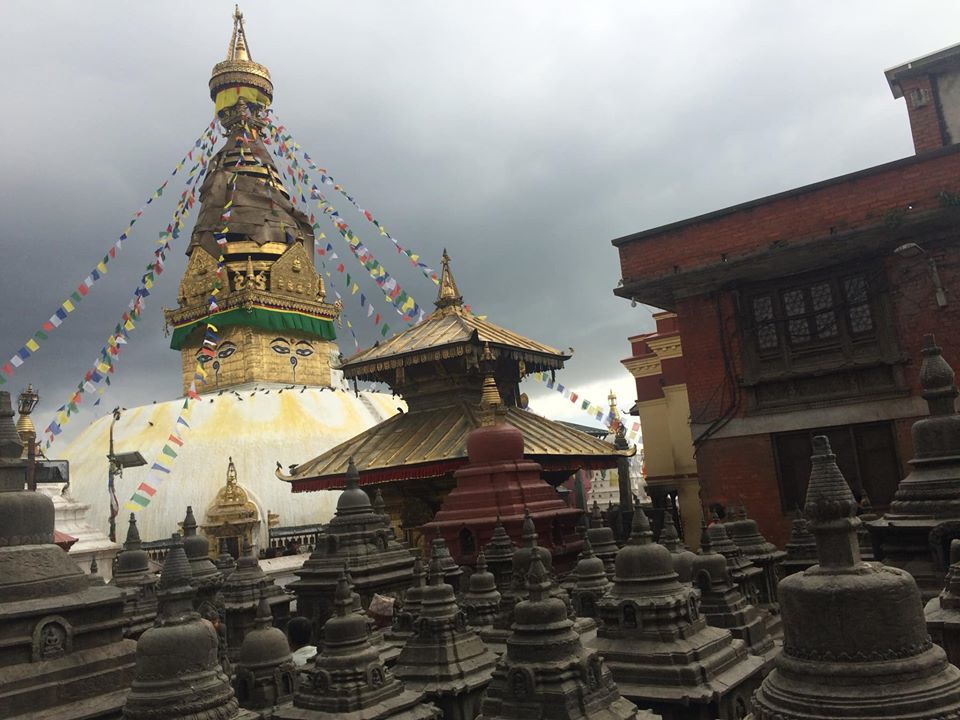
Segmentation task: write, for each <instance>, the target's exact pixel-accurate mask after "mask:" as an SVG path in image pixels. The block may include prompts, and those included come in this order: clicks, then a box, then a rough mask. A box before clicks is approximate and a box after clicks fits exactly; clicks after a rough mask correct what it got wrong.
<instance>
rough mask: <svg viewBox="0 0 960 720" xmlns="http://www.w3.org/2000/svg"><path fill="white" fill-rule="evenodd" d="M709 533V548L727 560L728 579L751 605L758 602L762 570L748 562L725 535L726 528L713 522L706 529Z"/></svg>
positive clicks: (741, 551)
mask: <svg viewBox="0 0 960 720" xmlns="http://www.w3.org/2000/svg"><path fill="white" fill-rule="evenodd" d="M706 532H708V533H710V546H711V547H712V548H713V552H716V553H720V554H721V555H723V556H724V557H725V558H726V559H727V570H728V571H729V573H730V579H731V580H732V581H733V582H734V583H735V584H736V586H737V587H738V588H739V590H740V592H741V593H743V596H744V597H745V598H746V599H747V600H748V601H749V602H751V603H753V604H755V605H756V604H757V603H759V602H760V586H761V585H762V584H763V570H761V569H760V568H758V567H757V566H756V565H754V564H753V563H752V562H750V561H749V560H748V559H747V558H746V556H745V555H744V554H743V550H741V549H740V548H739V547H738V546H737V545H736V544H735V543H734V542H733V540H731V539H730V536H729V535H728V534H727V526H726V525H724V524H723V523H719V522H714V523H712V524H711V525H710V527H708V528H707V529H706Z"/></svg>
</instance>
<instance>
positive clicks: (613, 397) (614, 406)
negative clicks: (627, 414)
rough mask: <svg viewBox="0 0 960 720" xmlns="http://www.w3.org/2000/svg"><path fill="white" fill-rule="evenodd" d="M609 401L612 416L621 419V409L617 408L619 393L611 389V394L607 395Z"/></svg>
mask: <svg viewBox="0 0 960 720" xmlns="http://www.w3.org/2000/svg"><path fill="white" fill-rule="evenodd" d="M607 402H609V403H610V416H611V417H612V418H613V419H614V420H619V419H620V411H619V410H618V409H617V394H616V393H615V392H614V391H613V389H611V390H610V394H609V395H607Z"/></svg>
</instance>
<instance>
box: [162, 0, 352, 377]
mask: <svg viewBox="0 0 960 720" xmlns="http://www.w3.org/2000/svg"><path fill="white" fill-rule="evenodd" d="M210 97H211V98H212V99H213V100H214V102H215V104H216V110H217V117H218V118H219V120H220V123H221V124H222V125H223V128H224V131H225V133H226V142H225V145H224V147H223V148H222V149H221V150H220V151H219V152H218V153H217V154H216V155H215V156H214V157H213V159H212V160H211V161H210V164H209V167H208V170H207V176H206V178H205V179H204V182H203V185H202V186H201V188H200V203H201V207H200V212H199V214H198V217H197V222H196V226H195V227H194V229H193V235H192V237H191V240H190V247H189V248H188V250H187V254H188V255H189V257H190V259H189V261H188V262H187V269H186V271H185V272H184V275H183V279H182V280H181V283H180V292H179V296H178V308H177V309H176V310H168V311H166V320H167V323H168V324H169V325H172V326H173V334H172V337H171V342H170V346H171V347H172V348H173V349H175V350H179V351H180V353H181V360H182V365H183V383H184V385H183V387H184V392H186V391H187V389H188V388H189V386H190V383H191V382H192V381H193V375H194V367H195V365H196V362H197V360H199V361H200V362H202V363H203V365H204V368H205V372H206V375H207V379H206V382H205V383H204V384H203V386H202V387H201V388H199V389H198V390H199V392H212V391H219V390H221V389H223V388H225V387H233V386H236V385H242V384H248V383H256V382H274V383H294V384H301V385H302V384H308V385H319V386H327V387H329V386H330V385H331V382H332V375H331V358H332V357H333V356H337V355H338V354H339V351H338V350H337V349H336V345H335V344H334V342H333V341H334V340H335V338H336V333H335V330H334V321H335V320H336V318H337V316H338V314H339V309H338V308H337V307H336V306H334V305H331V304H329V303H326V302H324V299H325V291H324V287H323V281H322V280H321V278H320V276H319V274H318V273H317V271H316V269H315V268H314V264H313V253H314V235H313V227H312V225H311V223H310V221H309V219H308V218H307V216H306V215H305V214H304V213H303V212H302V211H300V210H299V209H297V208H296V207H294V205H293V203H292V202H291V200H290V193H289V192H288V191H287V189H286V188H285V187H284V186H283V182H282V181H281V178H280V174H279V173H278V172H277V169H276V167H275V166H274V164H273V160H272V159H271V157H270V153H269V151H268V150H267V148H266V147H265V146H264V144H263V136H262V130H263V127H264V125H265V123H266V117H265V112H264V111H265V110H266V108H267V107H268V106H269V105H270V102H271V101H272V99H273V83H272V82H271V80H270V72H269V71H268V70H267V68H266V67H264V66H263V65H261V64H259V63H257V62H254V61H253V59H252V56H251V51H250V44H249V43H248V42H247V37H246V31H245V29H244V24H243V15H242V14H240V12H239V11H237V12H236V13H235V14H234V19H233V33H232V35H231V38H230V45H229V47H228V50H227V57H226V59H225V60H223V61H222V62H220V63H218V64H217V65H216V66H215V67H214V69H213V73H212V75H211V78H210ZM214 291H216V292H214ZM211 297H215V301H214V304H213V305H211V303H210V298H211ZM207 322H211V323H213V324H214V326H215V327H216V328H217V331H216V332H214V333H213V334H212V337H210V336H209V333H208V332H207Z"/></svg>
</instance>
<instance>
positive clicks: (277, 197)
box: [55, 12, 403, 566]
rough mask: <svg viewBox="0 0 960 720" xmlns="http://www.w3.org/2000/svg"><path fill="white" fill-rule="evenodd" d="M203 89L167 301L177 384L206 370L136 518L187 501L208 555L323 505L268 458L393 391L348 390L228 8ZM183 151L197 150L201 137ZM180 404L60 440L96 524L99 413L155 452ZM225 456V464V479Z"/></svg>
mask: <svg viewBox="0 0 960 720" xmlns="http://www.w3.org/2000/svg"><path fill="white" fill-rule="evenodd" d="M209 92H210V97H211V99H212V100H213V104H214V106H215V109H216V112H217V118H218V121H219V123H220V125H221V131H222V134H223V136H224V138H225V141H224V143H223V146H222V147H221V148H219V149H218V150H217V151H216V152H213V149H212V148H211V149H210V151H211V153H212V157H211V158H210V160H209V161H206V164H205V166H204V168H203V169H204V170H205V176H204V179H203V182H202V184H201V185H200V187H199V199H200V202H199V210H198V217H197V219H196V224H195V227H194V228H193V231H192V235H191V237H190V243H189V246H188V247H187V250H186V252H187V255H188V256H189V260H188V262H187V266H186V269H185V271H184V273H183V277H182V278H181V281H180V287H179V292H178V294H177V306H176V307H175V308H174V309H172V310H169V311H168V312H167V313H166V322H167V324H168V326H169V328H172V333H171V338H170V345H171V347H172V349H173V350H175V351H176V352H177V354H178V356H179V360H178V364H179V366H180V368H181V371H182V384H181V389H182V392H183V393H187V392H188V391H189V390H190V386H191V383H193V382H194V374H195V368H196V366H197V361H198V360H199V361H200V362H201V363H202V367H203V373H204V374H205V378H204V382H198V383H197V388H196V389H197V392H198V393H199V398H198V399H195V400H194V401H193V402H191V403H190V417H189V423H190V428H189V431H187V432H186V433H185V435H186V438H185V439H186V442H184V444H183V445H182V446H181V447H178V448H177V451H176V452H177V455H178V457H177V460H176V462H175V463H174V464H173V465H172V468H171V471H170V474H169V477H168V480H169V485H168V487H170V486H176V488H177V491H176V493H173V492H170V491H168V490H167V489H166V488H165V489H164V490H162V491H161V492H159V493H157V495H156V496H154V497H153V498H152V499H151V500H150V504H149V506H148V507H145V508H143V509H142V510H139V511H138V512H137V515H138V517H137V519H138V523H139V530H140V535H141V538H142V539H143V540H144V541H145V542H161V541H162V542H168V541H169V537H170V529H171V528H172V527H174V525H175V523H176V522H177V521H178V520H180V518H181V517H182V508H183V506H184V505H187V504H189V505H192V506H193V508H194V509H195V510H196V511H197V518H196V519H197V521H198V523H199V525H200V526H201V527H202V528H204V532H205V534H206V535H207V536H208V537H209V538H210V540H211V542H212V547H211V549H210V553H211V557H213V558H215V557H217V555H218V554H219V553H220V552H221V551H223V550H224V549H226V550H227V551H228V552H230V554H231V555H233V557H234V558H235V559H236V558H239V556H240V554H241V552H242V549H243V545H244V542H245V541H249V542H250V544H251V545H253V546H254V547H255V548H268V547H270V546H271V543H270V534H271V530H276V531H278V534H280V531H282V530H283V529H285V528H297V527H302V526H308V525H316V524H318V523H322V522H325V521H326V520H328V519H329V518H330V516H331V515H332V514H333V509H334V505H335V503H336V495H335V494H334V493H315V494H312V495H308V496H292V495H291V493H290V492H289V488H288V487H287V486H286V485H284V484H282V483H278V482H276V480H275V478H274V476H273V470H274V468H275V467H276V463H277V461H278V460H281V459H285V458H288V457H297V456H298V455H299V454H300V453H302V452H303V448H304V447H307V448H310V449H311V451H313V452H321V451H324V450H326V449H328V448H331V447H333V446H335V445H337V444H338V443H341V442H343V441H344V440H347V439H349V438H351V437H354V436H355V435H356V434H357V433H358V432H361V431H362V430H365V429H366V428H369V427H371V426H373V425H375V424H377V423H379V422H381V421H383V420H385V419H387V418H388V417H390V416H391V415H393V414H394V413H396V412H397V410H398V408H402V407H403V403H402V402H398V400H397V399H396V398H394V397H392V396H391V395H389V394H384V393H378V392H366V391H364V392H360V393H359V394H355V393H353V392H348V390H347V387H346V385H345V384H344V382H343V375H342V373H341V372H340V370H339V350H338V348H337V345H336V342H335V340H336V323H337V322H339V312H340V306H339V305H338V304H337V303H331V302H328V301H327V297H326V289H325V287H324V283H323V281H322V279H321V277H320V275H319V273H318V272H317V270H316V269H315V268H314V253H315V251H314V242H315V238H314V233H315V230H316V228H319V225H312V224H311V221H310V218H309V216H308V215H306V214H305V212H304V210H305V209H306V208H305V207H304V205H303V203H300V205H299V207H298V206H297V205H295V203H294V201H293V199H291V195H290V191H289V190H288V189H287V188H286V187H284V185H283V182H282V181H281V177H280V173H279V172H278V171H277V168H276V166H275V164H274V162H273V160H272V159H271V154H270V151H269V150H268V147H267V146H266V145H265V144H264V126H265V124H266V122H267V120H266V108H267V106H268V105H269V104H270V102H271V100H272V98H273V82H272V80H271V78H270V72H269V70H268V69H267V67H266V66H264V65H263V64H261V63H260V62H257V61H256V60H255V59H254V57H253V51H252V50H251V47H250V43H249V41H248V39H247V35H246V30H245V26H244V19H243V16H242V15H241V14H240V13H239V12H237V13H236V14H235V15H234V18H233V32H232V34H231V36H230V42H229V44H228V47H227V52H226V56H225V57H223V58H222V59H221V60H220V62H218V63H217V64H216V66H215V67H214V68H213V71H212V73H211V77H210V81H209ZM193 153H194V159H195V160H196V161H200V160H201V157H200V155H201V150H199V149H195V150H194V151H193ZM204 157H205V156H204ZM296 200H297V202H299V198H296ZM211 298H212V299H213V302H212V303H211ZM207 323H211V324H212V325H213V326H214V327H215V328H216V331H212V330H209V329H208V326H207ZM172 359H173V358H172V357H171V360H172ZM173 395H175V393H173V392H171V393H170V396H173ZM182 409H183V398H182V396H181V397H180V398H179V399H174V398H172V397H168V398H167V399H165V400H163V399H161V401H158V402H156V403H151V404H146V405H142V406H139V407H132V408H128V409H126V410H124V411H123V412H122V414H121V417H120V418H119V419H118V420H117V421H116V422H115V423H114V422H113V418H112V417H110V416H105V417H103V418H100V419H98V420H96V421H94V422H93V423H91V424H90V426H89V427H87V428H86V429H84V431H83V432H82V433H80V434H79V435H78V436H77V437H76V439H74V440H73V441H72V442H71V443H70V444H69V445H67V446H66V447H65V448H64V452H63V457H64V459H66V460H69V461H70V470H71V475H72V477H71V482H70V487H71V491H72V492H73V493H74V495H75V496H76V498H77V500H78V501H80V502H81V503H82V504H84V505H89V506H90V510H89V514H88V521H89V522H90V524H92V525H93V526H94V527H100V528H106V527H107V519H108V516H109V513H110V506H109V498H108V495H107V493H106V490H105V489H104V484H103V477H104V475H105V474H106V471H107V464H106V460H105V457H104V456H105V455H106V454H107V451H108V448H109V447H110V445H109V439H110V430H111V425H113V434H114V440H115V443H116V447H117V448H118V450H123V451H133V450H137V451H139V452H140V453H141V454H142V455H143V456H144V457H145V458H151V459H152V458H156V457H158V456H160V453H161V451H162V449H163V447H164V445H165V444H166V443H167V439H168V436H169V435H170V432H171V429H172V428H174V427H177V425H176V423H177V419H178V417H179V416H180V413H181V412H182ZM231 457H232V460H233V473H232V475H233V477H231V478H228V483H227V485H226V486H225V485H224V482H223V468H225V467H228V459H229V458H231ZM150 468H151V466H150V464H148V465H146V466H144V467H134V468H126V469H125V470H124V473H123V477H122V478H120V479H118V480H117V495H118V496H119V498H120V502H121V503H122V502H123V500H124V499H125V498H128V497H131V496H132V494H133V492H134V491H135V489H136V488H137V487H138V486H139V484H140V483H141V482H142V481H145V480H148V477H149V473H150ZM55 502H56V501H55ZM224 523H226V524H224ZM117 549H119V548H117V547H115V548H114V552H115V551H116V550H117ZM98 560H99V561H100V564H101V566H105V565H108V563H104V561H103V559H102V556H98ZM88 562H89V561H88Z"/></svg>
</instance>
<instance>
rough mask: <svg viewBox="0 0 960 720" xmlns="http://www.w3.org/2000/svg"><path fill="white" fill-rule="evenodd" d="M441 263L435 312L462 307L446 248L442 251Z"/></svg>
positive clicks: (461, 299) (461, 298)
mask: <svg viewBox="0 0 960 720" xmlns="http://www.w3.org/2000/svg"><path fill="white" fill-rule="evenodd" d="M441 262H442V268H441V270H440V282H439V286H440V287H439V289H438V290H437V300H436V302H435V303H434V305H435V306H436V307H437V310H442V309H443V308H447V307H463V297H462V296H461V295H460V290H458V289H457V281H456V280H454V279H453V271H451V270H450V256H449V255H447V249H446V248H444V249H443V258H442V260H441Z"/></svg>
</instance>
